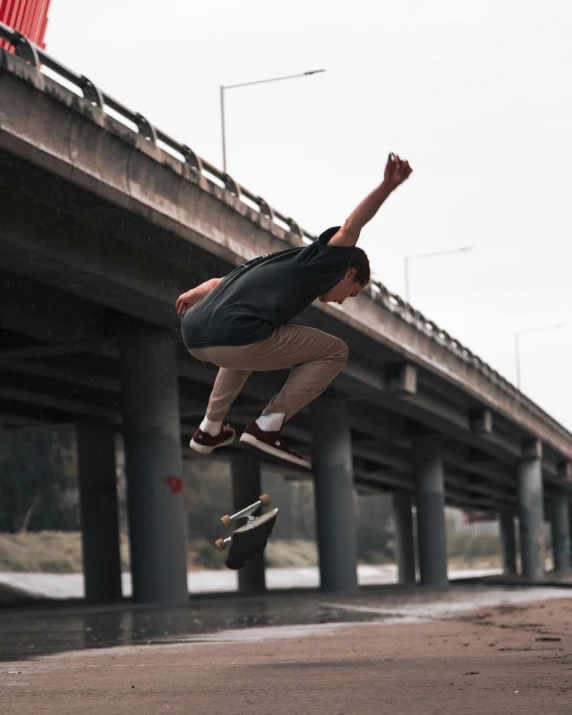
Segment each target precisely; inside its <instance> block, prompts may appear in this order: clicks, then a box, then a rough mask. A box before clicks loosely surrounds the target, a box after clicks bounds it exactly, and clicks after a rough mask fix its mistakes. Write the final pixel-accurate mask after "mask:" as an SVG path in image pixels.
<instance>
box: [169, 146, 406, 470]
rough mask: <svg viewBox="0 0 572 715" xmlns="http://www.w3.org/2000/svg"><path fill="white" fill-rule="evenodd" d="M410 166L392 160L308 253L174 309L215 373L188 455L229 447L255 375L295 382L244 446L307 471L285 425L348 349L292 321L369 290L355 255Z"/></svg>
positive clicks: (278, 259) (264, 264)
mask: <svg viewBox="0 0 572 715" xmlns="http://www.w3.org/2000/svg"><path fill="white" fill-rule="evenodd" d="M411 171H412V169H411V167H410V166H409V162H407V161H404V160H402V159H400V158H399V156H397V155H395V154H390V155H389V158H388V161H387V165H386V167H385V172H384V178H383V181H382V183H381V184H380V185H379V186H378V187H377V188H376V189H375V190H374V191H372V192H371V194H369V196H367V197H366V198H365V199H364V200H363V201H362V202H361V203H360V204H359V206H358V207H357V208H356V209H355V211H353V212H352V213H351V214H350V215H349V217H348V218H347V219H346V221H345V223H344V225H343V226H337V227H334V228H330V229H328V230H327V231H325V232H324V233H322V234H321V235H320V236H319V238H318V240H317V241H314V242H313V243H311V244H310V245H308V246H300V247H296V248H289V249H286V250H285V251H278V252H277V253H271V254H268V255H266V256H260V257H258V258H255V259H253V260H251V261H248V262H247V263H245V264H244V265H242V266H239V267H238V268H235V269H234V270H233V271H231V272H230V273H229V274H228V275H227V276H226V277H225V278H213V279H212V280H209V281H206V283H203V284H202V285H200V286H198V287H197V288H193V289H192V290H190V291H188V292H187V293H183V294H182V295H181V296H179V298H178V299H177V303H176V308H177V313H178V314H179V315H181V316H182V318H181V330H182V335H183V341H184V343H185V346H186V347H187V349H188V350H189V352H190V353H191V355H193V357H195V358H197V359H198V360H201V361H205V362H211V363H213V364H214V365H216V366H217V367H219V368H220V369H219V372H218V375H217V378H216V380H215V384H214V387H213V390H212V393H211V396H210V400H209V404H208V407H207V411H206V416H205V418H204V420H203V421H202V422H201V424H200V426H199V428H198V429H197V431H196V432H195V434H194V435H193V438H192V440H191V443H190V446H191V448H192V449H194V450H196V451H197V452H200V453H202V454H208V453H210V452H212V451H213V449H217V448H218V447H224V446H226V445H229V444H231V442H233V440H234V437H235V433H234V430H233V429H232V427H230V426H228V425H223V420H224V418H225V416H226V414H227V412H228V410H229V409H230V406H231V405H232V403H233V401H234V400H235V399H236V397H237V395H238V394H239V392H240V391H241V389H242V387H243V385H244V383H245V382H246V380H247V379H248V376H249V375H250V373H251V372H253V371H265V370H282V369H285V368H290V369H291V372H290V375H289V377H288V379H287V380H286V383H285V384H284V387H283V388H282V390H281V391H280V392H279V393H278V394H277V395H275V396H274V397H273V398H272V399H271V400H270V402H269V403H268V406H267V407H266V408H265V409H264V411H263V412H262V415H261V416H260V417H259V418H258V419H257V420H256V421H255V422H251V423H250V424H248V425H247V426H246V428H245V429H244V432H243V433H242V436H241V438H240V441H241V442H242V443H245V444H247V445H249V446H251V447H254V448H256V449H259V450H262V451H263V452H266V453H268V454H270V455H272V456H274V457H278V458H280V459H283V460H286V461H288V462H291V463H293V464H297V465H298V466H301V467H306V468H310V467H311V464H310V462H308V461H307V460H305V459H304V458H303V457H302V456H300V455H299V454H297V453H296V452H294V451H293V450H291V449H290V448H289V447H288V446H287V445H286V443H285V442H284V440H283V438H282V436H281V429H282V427H283V425H284V423H285V422H286V421H287V420H289V419H290V418H291V417H292V416H293V415H294V414H296V412H298V410H300V409H301V408H302V407H304V406H305V405H307V404H308V403H310V402H312V400H314V399H315V398H316V397H318V395H320V394H321V393H322V392H323V391H324V390H325V389H326V388H327V386H328V385H329V384H330V382H331V381H332V380H333V379H334V378H335V377H336V375H337V374H338V373H339V372H340V371H341V370H342V368H343V367H344V365H345V363H346V360H347V356H348V347H347V345H346V344H345V343H344V342H343V341H342V340H340V339H339V338H336V337H334V336H332V335H328V334H327V333H324V332H322V331H321V330H316V329H315V328H307V327H304V326H300V325H292V324H290V321H291V320H292V319H293V318H295V317H296V316H297V315H298V314H299V313H301V312H302V311H303V310H304V309H305V308H307V307H308V306H309V305H310V303H312V302H313V301H314V300H316V299H318V300H320V302H322V303H338V304H339V305H342V303H343V302H344V300H346V298H355V297H356V296H358V295H359V294H360V293H361V291H362V290H363V289H364V288H365V287H366V286H367V285H368V283H369V280H370V268H369V261H368V258H367V255H366V254H365V252H364V251H362V249H361V248H357V247H356V243H357V242H358V239H359V237H360V233H361V230H362V229H363V227H364V226H365V225H366V224H367V223H368V222H369V221H371V219H372V218H373V217H374V216H375V214H376V213H377V212H378V210H379V208H380V207H381V205H382V204H383V202H384V201H385V200H386V199H387V197H388V196H389V195H390V194H391V193H392V191H394V190H395V189H396V188H397V187H398V186H399V185H400V184H402V183H403V182H404V181H405V180H406V179H407V177H408V176H409V175H410V174H411Z"/></svg>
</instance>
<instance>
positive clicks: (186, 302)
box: [176, 278, 222, 315]
mask: <svg viewBox="0 0 572 715" xmlns="http://www.w3.org/2000/svg"><path fill="white" fill-rule="evenodd" d="M221 281H222V278H211V279H210V281H205V282H204V283H201V285H200V286H197V287H196V288H192V289H191V290H188V291H187V292H186V293H183V294H182V295H180V296H179V297H178V298H177V303H176V308H177V313H178V314H179V315H181V314H182V313H186V312H187V310H189V308H192V307H193V305H195V304H196V303H198V302H199V300H201V298H204V297H205V295H207V294H208V293H210V292H211V290H213V289H214V288H216V287H217V285H218V284H219V283H220V282H221Z"/></svg>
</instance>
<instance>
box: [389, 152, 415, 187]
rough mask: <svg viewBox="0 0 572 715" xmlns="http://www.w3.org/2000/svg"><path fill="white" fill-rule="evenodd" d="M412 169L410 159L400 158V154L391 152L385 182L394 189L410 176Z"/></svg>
mask: <svg viewBox="0 0 572 715" xmlns="http://www.w3.org/2000/svg"><path fill="white" fill-rule="evenodd" d="M412 171H413V169H412V168H411V167H410V166H409V162H408V161H405V160H404V159H400V158H399V155H398V154H390V155H389V157H388V159H387V164H386V165H385V173H384V175H383V183H384V184H386V185H387V186H388V187H389V188H391V190H392V191H393V189H396V188H397V187H398V186H399V184H402V183H403V182H404V181H405V179H407V178H408V176H409V175H410V174H411V172H412Z"/></svg>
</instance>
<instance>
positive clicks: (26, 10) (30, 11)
mask: <svg viewBox="0 0 572 715" xmlns="http://www.w3.org/2000/svg"><path fill="white" fill-rule="evenodd" d="M50 1H51V0H0V22H3V23H4V24H5V25H8V27H11V28H12V29H13V30H18V32H21V33H22V35H25V36H26V37H27V38H28V39H29V40H31V41H32V42H33V43H34V44H36V45H38V46H39V47H41V48H42V49H45V47H46V45H45V43H44V35H45V33H46V26H47V24H48V9H49V7H50ZM0 47H2V48H4V49H5V50H9V51H11V52H13V51H14V48H13V47H12V45H9V44H8V43H7V42H4V41H3V40H0Z"/></svg>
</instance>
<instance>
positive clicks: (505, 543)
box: [499, 509, 516, 576]
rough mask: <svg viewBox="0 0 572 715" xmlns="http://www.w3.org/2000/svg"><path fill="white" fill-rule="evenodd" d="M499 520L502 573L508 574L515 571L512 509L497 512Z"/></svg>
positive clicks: (514, 538) (514, 537)
mask: <svg viewBox="0 0 572 715" xmlns="http://www.w3.org/2000/svg"><path fill="white" fill-rule="evenodd" d="M499 522H500V536H501V545H502V561H503V573H504V574H506V575H507V576H508V575H510V574H515V573H516V536H515V529H514V513H513V511H512V510H511V509H503V510H502V511H501V512H499Z"/></svg>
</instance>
